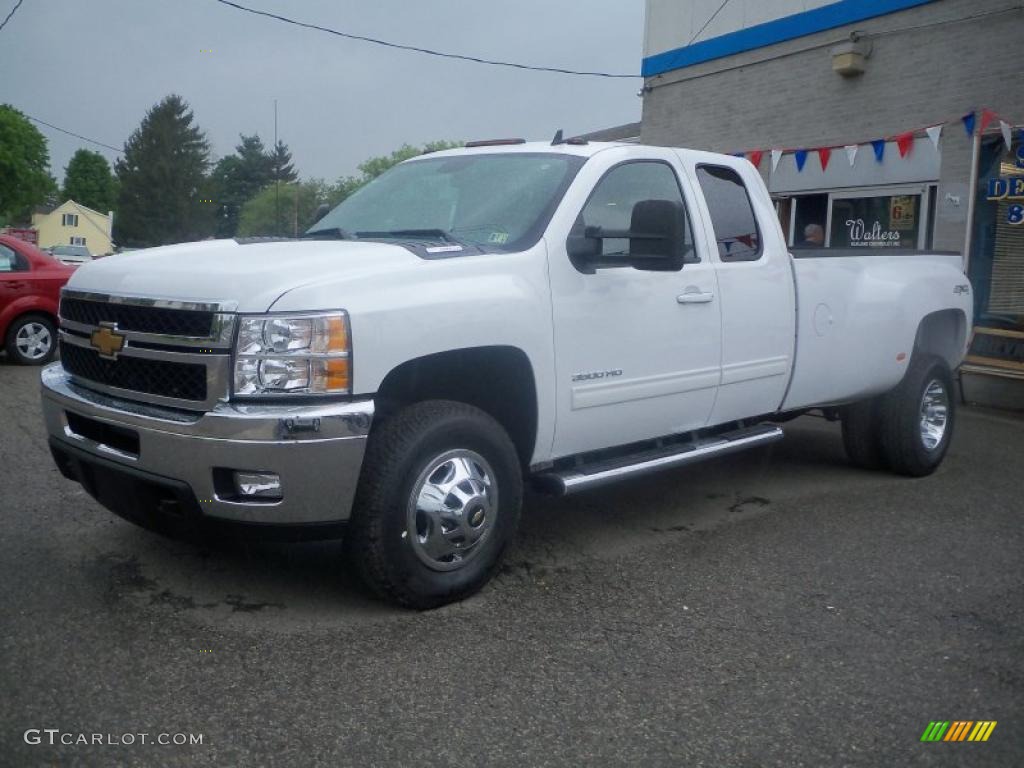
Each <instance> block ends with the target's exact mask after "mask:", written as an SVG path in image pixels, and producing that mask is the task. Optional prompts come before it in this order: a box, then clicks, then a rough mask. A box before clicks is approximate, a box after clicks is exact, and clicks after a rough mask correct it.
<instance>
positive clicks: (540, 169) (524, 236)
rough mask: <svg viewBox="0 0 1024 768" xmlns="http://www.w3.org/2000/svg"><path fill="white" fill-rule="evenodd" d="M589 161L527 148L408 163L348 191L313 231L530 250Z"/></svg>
mask: <svg viewBox="0 0 1024 768" xmlns="http://www.w3.org/2000/svg"><path fill="white" fill-rule="evenodd" d="M584 160H585V158H582V157H576V156H572V155H564V154H554V153H524V152H520V153H508V154H472V155H457V156H453V157H437V158H427V159H423V160H416V161H412V162H407V163H403V164H401V165H397V166H395V167H394V168H392V169H391V170H389V171H388V172H387V173H384V174H382V175H381V176H378V177H377V178H376V179H374V180H373V181H371V182H370V183H369V184H367V185H366V186H365V187H363V188H362V189H360V190H359V191H358V192H356V193H355V194H353V195H351V196H350V197H348V198H347V199H346V200H345V201H344V202H342V203H341V204H340V205H339V206H338V207H337V208H335V209H334V210H333V211H331V212H330V213H328V214H327V215H326V216H324V217H323V218H322V219H320V221H318V222H317V223H316V224H314V225H313V227H312V228H310V230H309V232H307V236H315V235H316V233H318V232H322V233H324V235H325V236H326V235H328V234H330V233H334V234H335V235H337V234H338V233H342V234H344V236H347V237H356V238H361V239H374V240H380V239H392V238H393V239H400V240H410V239H412V240H428V241H440V242H449V243H458V244H463V245H470V246H477V247H479V248H480V249H482V250H502V251H505V250H508V251H511V250H522V249H524V248H528V247H530V246H531V245H533V244H534V243H535V242H536V241H537V240H538V239H539V238H540V236H541V233H542V232H543V230H544V227H546V226H547V223H548V220H549V219H550V218H551V215H552V213H554V210H555V207H556V206H557V205H558V202H559V200H560V199H561V197H562V194H563V193H564V192H565V190H566V189H567V188H568V186H569V184H570V183H571V182H572V180H573V178H574V177H575V175H576V172H577V171H578V170H579V168H580V166H582V165H583V162H584Z"/></svg>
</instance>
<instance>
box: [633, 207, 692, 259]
mask: <svg viewBox="0 0 1024 768" xmlns="http://www.w3.org/2000/svg"><path fill="white" fill-rule="evenodd" d="M685 216H686V214H685V212H684V210H683V206H682V204H680V203H678V202H676V201H674V200H641V201H640V202H638V203H637V204H636V205H634V206H633V216H632V219H631V221H630V224H629V257H630V261H631V262H632V264H633V266H634V267H635V268H636V269H648V270H652V271H655V272H674V271H676V270H679V269H681V268H682V266H683V249H684V247H685V245H686V228H685V224H684V222H685Z"/></svg>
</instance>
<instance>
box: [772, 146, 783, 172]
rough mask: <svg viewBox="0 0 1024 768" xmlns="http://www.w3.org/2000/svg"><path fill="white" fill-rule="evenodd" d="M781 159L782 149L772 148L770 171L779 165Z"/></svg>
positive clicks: (773, 170)
mask: <svg viewBox="0 0 1024 768" xmlns="http://www.w3.org/2000/svg"><path fill="white" fill-rule="evenodd" d="M781 159H782V150H781V149H773V150H772V173H774V172H775V169H776V168H778V167H779V160H781Z"/></svg>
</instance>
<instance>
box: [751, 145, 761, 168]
mask: <svg viewBox="0 0 1024 768" xmlns="http://www.w3.org/2000/svg"><path fill="white" fill-rule="evenodd" d="M762 157H764V150H763V149H755V150H754V151H753V152H751V153H750V162H751V163H752V164H753V166H754V167H755V168H760V167H761V158H762Z"/></svg>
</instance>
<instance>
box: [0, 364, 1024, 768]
mask: <svg viewBox="0 0 1024 768" xmlns="http://www.w3.org/2000/svg"><path fill="white" fill-rule="evenodd" d="M37 377H38V370H33V369H26V368H17V367H14V366H10V365H6V364H2V363H0V403H2V406H3V409H4V417H3V419H2V422H0V465H2V466H3V472H2V473H0V499H2V509H3V513H4V523H5V524H4V525H3V527H2V528H0V583H2V584H3V588H2V590H0V626H2V633H0V649H2V654H0V685H2V691H3V694H4V695H3V696H2V697H0V755H3V757H2V758H0V763H3V764H4V765H11V766H23V765H24V766H33V765H54V764H59V765H98V764H102V765H112V764H124V765H167V766H176V765H239V766H241V765H267V766H272V765H304V766H305V765H309V766H313V765H332V766H335V765H357V766H377V765H380V766H390V765H411V764H431V765H517V766H518V765H530V766H544V765H552V766H562V765H565V766H576V765H582V764H593V765H627V764H628V765H644V766H660V765H665V766H670V765H671V766H678V765H691V766H727V765H749V766H769V765H778V766H822V765H851V766H860V765H864V766H875V765H929V766H930V765H971V766H974V765H979V766H981V765H1004V766H1005V765H1015V764H1016V765H1019V764H1022V763H1024V725H1022V718H1024V557H1022V552H1024V546H1022V544H1024V534H1022V528H1021V523H1022V511H1024V504H1022V500H1021V486H1020V478H1021V477H1022V476H1024V419H1022V418H1021V417H1014V416H1010V415H1007V414H1000V413H996V412H987V411H981V410H962V411H961V419H960V423H959V424H958V434H957V435H956V437H955V440H954V443H953V446H952V450H951V453H950V455H949V456H948V458H947V460H946V463H945V464H944V465H943V467H942V468H941V469H940V470H939V472H938V473H937V474H936V475H934V476H933V477H931V478H927V479H923V480H908V479H905V478H898V477H893V476H890V475H887V474H881V473H870V472H864V471H860V470H857V469H854V468H852V467H850V466H849V465H848V464H847V463H846V462H845V459H844V456H843V451H842V445H841V441H840V439H839V431H838V427H837V425H834V424H828V423H826V422H824V421H823V420H822V419H817V418H810V417H805V418H802V419H799V420H797V421H795V422H792V423H790V424H787V425H785V427H784V428H785V429H786V431H787V433H788V437H787V439H786V440H785V441H783V442H782V443H780V444H778V445H775V446H771V447H768V448H765V449H761V450H758V451H755V452H752V453H747V454H740V455H737V456H731V457H725V458H722V459H719V460H716V461H712V462H709V463H706V464H703V465H697V466H695V467H691V468H688V469H683V470H679V471H673V472H668V473H667V474H662V475H658V476H655V477H652V478H646V479H640V480H635V481H632V482H629V483H627V484H623V485H620V486H618V487H615V488H609V489H603V490H601V491H598V492H593V493H589V494H583V495H580V496H578V497H573V498H570V499H564V500H551V499H545V498H541V497H530V498H528V500H527V506H526V509H525V510H524V515H523V522H522V527H521V531H520V536H519V538H518V540H517V543H516V545H515V547H514V548H513V550H512V551H511V552H510V553H509V554H508V556H507V558H506V561H505V564H504V566H503V568H502V570H501V572H500V573H499V575H498V576H497V578H496V579H495V580H494V582H493V583H492V584H491V585H490V586H489V587H487V588H486V589H485V590H484V591H483V592H482V593H481V594H479V595H477V596H475V597H473V598H471V599H470V600H468V601H466V602H464V603H461V604H457V605H452V606H448V607H445V608H442V609H440V610H436V611H432V612H427V613H414V612H408V611H402V610H398V609H395V608H392V607H390V606H387V605H384V604H381V603H378V602H375V601H374V600H373V599H371V598H370V597H369V596H368V595H366V594H365V593H363V592H362V591H361V590H360V589H358V588H357V587H356V586H355V585H354V584H353V582H352V580H351V579H350V577H349V576H348V575H347V574H346V572H345V568H344V564H343V563H342V562H341V558H340V548H339V545H338V544H337V543H335V542H326V543H316V544H301V545H295V544H287V545H285V544H274V545H271V544H258V545H254V544H249V545H245V544H229V545H219V546H217V547H213V548H210V547H203V546H199V545H196V544H187V543H181V542H175V541H169V540H166V539H162V538H160V537H158V536H156V535H155V534H151V533H148V532H146V531H143V530H141V529H137V528H135V527H133V526H132V525H130V524H129V523H126V522H124V521H122V520H120V519H119V518H116V517H114V516H113V515H112V514H110V513H108V512H107V511H106V510H104V509H102V508H100V507H99V506H98V505H97V504H96V503H95V502H93V501H92V500H91V499H90V498H89V497H88V496H87V495H86V494H85V493H84V492H83V491H82V490H81V489H80V488H79V487H78V486H77V485H75V484H74V483H71V482H68V481H66V480H64V479H62V478H61V477H60V476H59V474H58V473H57V471H56V469H55V468H54V467H53V465H52V462H51V460H50V457H49V454H48V451H47V449H46V443H45V439H44V430H43V427H42V422H41V416H40V413H39V402H38V393H37ZM936 719H943V720H958V719H966V720H981V719H986V720H997V721H998V726H997V727H996V728H995V730H994V732H993V733H992V736H991V737H990V739H989V741H988V742H987V743H984V744H969V743H964V744H951V743H937V744H922V743H921V742H920V741H919V739H920V736H921V733H922V732H923V731H924V729H925V727H926V726H927V725H928V723H929V721H931V720H936ZM29 728H59V729H61V730H62V731H64V732H72V733H80V732H84V733H87V734H91V733H103V734H123V733H139V732H149V733H158V732H168V733H178V732H190V733H194V734H198V733H201V734H203V744H202V745H195V746H156V745H139V744H135V745H132V746H114V745H104V746H100V745H96V746H81V745H80V746H49V745H48V744H45V743H44V744H41V745H29V744H26V743H25V740H24V738H23V734H24V732H25V730H26V729H29Z"/></svg>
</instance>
